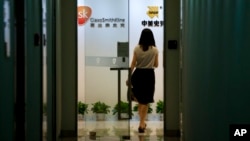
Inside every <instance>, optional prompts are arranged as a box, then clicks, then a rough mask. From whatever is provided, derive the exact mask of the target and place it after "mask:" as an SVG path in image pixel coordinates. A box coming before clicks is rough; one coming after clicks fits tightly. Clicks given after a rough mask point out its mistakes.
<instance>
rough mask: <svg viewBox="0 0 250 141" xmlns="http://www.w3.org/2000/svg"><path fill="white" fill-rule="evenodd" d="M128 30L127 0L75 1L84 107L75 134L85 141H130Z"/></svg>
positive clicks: (80, 89)
mask: <svg viewBox="0 0 250 141" xmlns="http://www.w3.org/2000/svg"><path fill="white" fill-rule="evenodd" d="M128 26H129V24H128V1H127V0H120V1H117V0H109V1H99V0H84V1H78V70H79V72H78V78H79V80H78V86H79V91H78V101H79V104H87V106H88V112H87V113H84V114H83V112H82V114H81V113H79V116H80V117H79V124H78V128H79V132H78V133H79V136H80V137H81V136H82V137H84V138H85V140H88V139H90V140H91V139H97V140H99V139H100V140H103V139H112V140H121V139H129V138H130V130H129V129H130V128H129V125H130V124H129V121H130V118H131V108H130V107H131V103H130V102H129V101H128V99H127V95H128V93H127V91H128V87H127V86H126V80H127V79H128V75H129V40H128V39H129V38H128V37H129V35H128V29H129V27H128ZM78 108H79V109H78V110H80V106H79V107H78ZM123 111H125V113H123ZM129 113H130V114H129ZM82 115H83V117H81V116H82ZM81 119H82V120H81Z"/></svg>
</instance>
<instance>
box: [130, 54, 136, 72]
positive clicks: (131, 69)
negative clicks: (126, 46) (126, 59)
mask: <svg viewBox="0 0 250 141" xmlns="http://www.w3.org/2000/svg"><path fill="white" fill-rule="evenodd" d="M135 65H136V54H135V52H134V54H133V59H132V62H131V66H130V71H131V74H132V73H133V71H134V68H135Z"/></svg>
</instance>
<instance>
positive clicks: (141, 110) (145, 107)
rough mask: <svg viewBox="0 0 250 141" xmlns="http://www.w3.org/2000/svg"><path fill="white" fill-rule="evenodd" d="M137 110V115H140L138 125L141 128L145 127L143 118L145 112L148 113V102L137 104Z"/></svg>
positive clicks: (145, 114) (144, 117)
mask: <svg viewBox="0 0 250 141" xmlns="http://www.w3.org/2000/svg"><path fill="white" fill-rule="evenodd" d="M138 112H139V116H140V124H139V126H140V127H141V128H145V124H146V123H145V120H146V117H147V113H148V104H140V103H139V104H138Z"/></svg>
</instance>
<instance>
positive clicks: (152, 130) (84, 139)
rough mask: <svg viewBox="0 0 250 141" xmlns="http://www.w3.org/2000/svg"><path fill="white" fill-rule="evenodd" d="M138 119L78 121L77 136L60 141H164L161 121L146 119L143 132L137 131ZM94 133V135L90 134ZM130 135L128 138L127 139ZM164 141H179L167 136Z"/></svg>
mask: <svg viewBox="0 0 250 141" xmlns="http://www.w3.org/2000/svg"><path fill="white" fill-rule="evenodd" d="M138 125H139V121H135V120H134V121H129V122H128V121H87V122H86V121H83V120H79V121H78V138H77V139H76V138H62V139H61V141H94V140H96V141H164V139H163V122H162V121H147V128H146V131H145V133H138ZM91 133H94V134H95V136H90V134H91ZM127 135H130V139H127V138H126V137H127ZM166 141H180V138H167V139H166Z"/></svg>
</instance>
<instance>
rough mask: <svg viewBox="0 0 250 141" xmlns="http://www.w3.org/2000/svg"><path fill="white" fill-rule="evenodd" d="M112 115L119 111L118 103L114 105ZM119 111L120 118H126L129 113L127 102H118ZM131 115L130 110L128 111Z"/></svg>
mask: <svg viewBox="0 0 250 141" xmlns="http://www.w3.org/2000/svg"><path fill="white" fill-rule="evenodd" d="M112 111H113V115H115V114H117V113H118V111H119V105H118V103H117V104H116V105H115V107H114V108H113V110H112ZM120 112H121V117H122V118H128V113H129V103H128V102H124V101H121V102H120ZM130 112H131V115H133V113H132V110H131V111H130Z"/></svg>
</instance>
